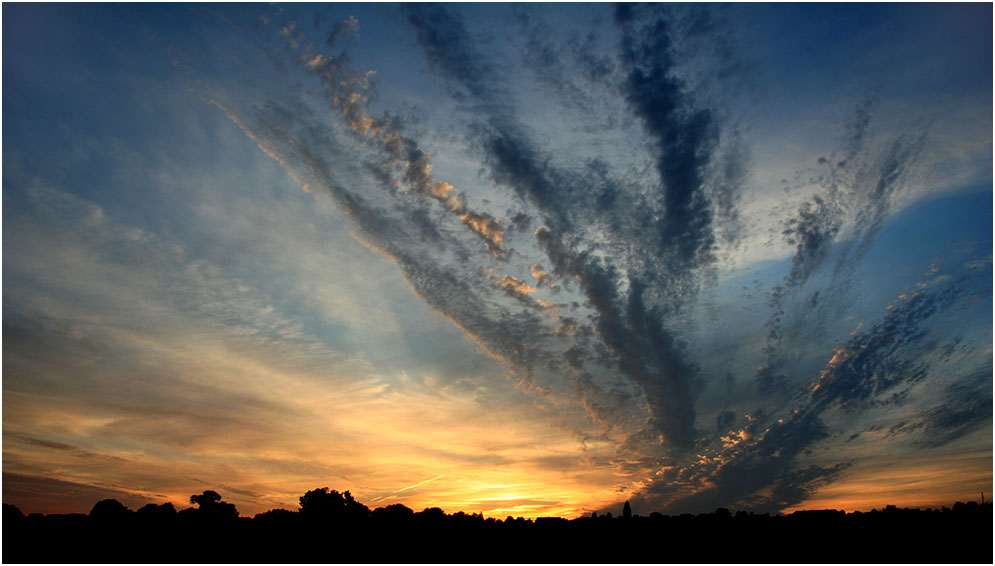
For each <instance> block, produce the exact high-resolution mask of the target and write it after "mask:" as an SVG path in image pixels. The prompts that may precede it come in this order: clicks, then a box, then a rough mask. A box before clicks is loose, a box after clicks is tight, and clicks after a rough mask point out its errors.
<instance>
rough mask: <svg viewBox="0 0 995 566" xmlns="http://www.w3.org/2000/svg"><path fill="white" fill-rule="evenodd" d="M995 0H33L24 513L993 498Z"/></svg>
mask: <svg viewBox="0 0 995 566" xmlns="http://www.w3.org/2000/svg"><path fill="white" fill-rule="evenodd" d="M991 45H992V6H991V5H990V4H986V3H981V4H970V5H955V4H930V5H924V4H914V5H912V4H881V5H873V4H838V5H812V4H797V5H795V4H774V5H757V4H732V5H710V4H694V5H646V6H637V5H621V6H612V5H606V4H576V5H571V4H559V3H557V4H537V5H530V4H524V5H510V4H445V5H429V6H422V5H413V4H401V5H396V4H338V5H331V6H328V5H319V4H305V5H293V4H275V5H270V4H252V5H230V4H217V5H199V6H197V5H188V4H160V5H139V4H124V5H79V4H74V5H65V4H63V5H55V4H47V5H32V4H10V3H5V4H4V5H3V501H4V503H11V504H15V505H17V506H18V507H20V508H21V510H22V511H24V512H25V513H29V512H42V513H58V512H84V513H85V512H87V511H88V510H89V509H90V508H91V507H92V506H93V504H94V503H95V502H96V501H98V500H100V499H104V498H108V497H113V498H116V499H118V500H120V501H121V502H123V503H125V504H126V505H128V506H129V507H131V508H137V507H140V506H141V505H144V504H145V503H149V502H155V503H162V502H165V501H171V502H173V503H174V505H176V506H177V507H178V508H183V507H186V506H187V505H188V499H189V496H190V495H191V494H194V493H200V492H202V491H204V490H207V489H213V490H216V491H218V492H219V493H221V494H222V495H223V496H224V498H225V500H226V501H230V502H232V503H234V504H236V506H237V507H238V510H239V511H240V513H241V514H242V515H243V516H251V515H253V514H255V513H258V512H262V511H266V510H268V509H273V508H279V507H283V508H287V509H296V508H297V503H298V500H297V498H298V497H299V496H300V495H302V494H303V493H304V492H305V491H307V490H309V489H314V488H320V487H325V486H328V487H330V488H331V489H336V490H339V491H345V490H349V491H351V492H352V494H353V495H354V496H355V497H356V499H357V500H359V501H361V502H363V503H365V504H366V505H368V506H369V507H371V508H373V507H378V506H385V505H388V504H391V503H403V504H405V505H407V506H409V507H411V508H413V509H415V510H421V509H423V508H425V507H428V506H438V507H441V508H443V509H444V510H446V511H447V512H450V513H452V512H456V511H460V510H462V511H466V512H482V513H484V515H485V516H492V517H497V518H504V517H505V516H507V515H514V516H526V517H536V516H552V515H558V516H564V517H575V516H579V515H581V514H590V513H591V512H592V511H598V512H603V511H606V510H610V511H612V512H613V513H618V512H619V510H620V509H621V505H622V502H623V501H625V500H629V501H631V503H632V509H633V512H634V513H636V514H644V515H645V514H649V513H650V512H652V511H661V512H664V513H670V514H675V513H683V512H693V513H697V512H708V511H712V510H714V509H715V508H716V507H720V506H724V507H728V508H730V509H733V510H737V509H747V510H754V511H757V512H764V511H768V512H779V511H786V510H787V511H790V510H792V509H799V508H820V509H821V508H827V507H830V508H841V509H848V510H853V509H870V508H873V507H878V508H880V507H883V506H884V505H887V504H896V505H900V506H933V507H937V506H940V505H950V504H952V503H953V502H955V501H957V500H963V501H966V500H972V499H973V500H977V499H980V495H981V493H982V492H984V493H985V497H986V498H988V497H990V495H991V493H992V487H993V486H992V464H993V462H992V434H993V432H992V406H993V405H992V391H993V384H992V359H993V353H992V340H993V339H992V212H991V211H992V186H993V185H992V151H993V150H992V58H991V53H992V51H991V50H990V47H991Z"/></svg>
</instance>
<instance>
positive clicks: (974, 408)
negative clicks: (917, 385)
mask: <svg viewBox="0 0 995 566" xmlns="http://www.w3.org/2000/svg"><path fill="white" fill-rule="evenodd" d="M991 420H992V366H991V363H990V361H989V363H988V364H987V365H986V366H983V367H981V368H978V369H977V370H975V371H973V372H972V373H971V374H969V375H967V376H963V377H961V378H960V379H958V380H957V381H956V382H955V383H953V384H952V385H950V386H949V387H947V389H946V391H945V393H944V395H943V402H942V403H941V404H939V405H936V406H934V407H932V408H930V409H927V410H925V411H924V412H923V413H922V414H920V415H919V419H918V420H917V421H915V422H914V423H910V424H904V423H903V427H902V428H903V429H905V430H914V431H915V432H916V433H917V439H916V441H915V442H916V443H917V444H918V445H919V446H921V447H923V448H932V447H936V446H943V445H944V444H948V443H950V442H953V441H954V440H957V439H958V438H960V437H962V436H964V435H965V434H968V433H970V432H973V431H975V430H977V429H979V428H981V426H982V425H984V424H985V423H990V422H991Z"/></svg>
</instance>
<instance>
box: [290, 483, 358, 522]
mask: <svg viewBox="0 0 995 566" xmlns="http://www.w3.org/2000/svg"><path fill="white" fill-rule="evenodd" d="M300 502H301V511H300V512H301V515H302V516H304V517H313V518H319V519H345V518H349V519H362V518H365V517H367V516H369V514H370V509H369V507H367V506H366V505H363V504H362V503H360V502H358V501H356V500H355V499H353V497H352V494H351V493H349V492H348V491H346V492H344V493H339V492H338V491H335V490H334V489H333V490H331V491H329V490H328V488H327V487H323V488H321V489H312V490H309V491H307V492H305V493H304V495H302V496H301V497H300Z"/></svg>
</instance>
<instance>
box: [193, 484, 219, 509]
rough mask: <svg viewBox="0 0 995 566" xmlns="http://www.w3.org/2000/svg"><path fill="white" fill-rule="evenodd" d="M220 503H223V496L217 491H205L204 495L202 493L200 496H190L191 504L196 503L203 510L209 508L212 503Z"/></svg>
mask: <svg viewBox="0 0 995 566" xmlns="http://www.w3.org/2000/svg"><path fill="white" fill-rule="evenodd" d="M220 501H221V494H220V493H218V492H216V491H212V490H210V489H209V490H207V491H205V492H204V493H201V494H200V495H191V496H190V503H194V504H196V505H197V506H198V507H201V508H203V507H204V506H209V505H211V504H212V503H218V502H220Z"/></svg>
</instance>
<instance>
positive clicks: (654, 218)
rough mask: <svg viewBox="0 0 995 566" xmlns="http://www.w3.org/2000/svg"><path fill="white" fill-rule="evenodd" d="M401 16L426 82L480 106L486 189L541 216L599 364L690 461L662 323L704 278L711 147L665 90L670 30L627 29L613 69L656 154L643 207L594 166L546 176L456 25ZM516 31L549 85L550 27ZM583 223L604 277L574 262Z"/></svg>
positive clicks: (714, 137)
mask: <svg viewBox="0 0 995 566" xmlns="http://www.w3.org/2000/svg"><path fill="white" fill-rule="evenodd" d="M407 10H408V18H409V22H410V23H411V24H412V25H413V27H414V28H415V30H416V36H417V38H418V41H419V43H420V44H421V45H422V47H423V48H424V50H425V53H426V57H427V58H428V60H429V62H430V64H431V65H432V68H433V69H434V70H436V71H437V72H438V73H439V74H441V75H442V76H444V77H446V78H447V79H449V80H452V81H455V82H457V83H459V84H461V85H462V86H463V87H464V88H465V90H466V92H468V93H469V94H470V95H472V96H477V97H479V99H480V100H479V101H478V102H480V103H481V104H477V105H473V104H470V105H469V108H471V109H472V113H473V114H474V115H476V116H477V117H479V121H478V122H476V123H475V126H474V130H473V136H474V139H475V140H476V143H477V145H478V147H479V149H480V152H481V154H482V156H483V159H484V163H485V164H486V165H487V166H488V170H489V172H490V175H491V179H492V180H493V181H494V182H495V183H497V184H499V185H504V186H507V187H509V188H510V189H512V190H513V191H514V192H515V194H517V195H518V196H519V197H520V198H522V200H523V201H525V202H527V203H529V204H531V205H533V206H535V207H536V208H537V209H538V210H539V211H540V212H541V214H542V217H543V222H544V223H545V227H544V228H541V229H540V231H539V232H537V238H538V240H539V244H540V246H541V248H542V249H543V251H544V252H545V253H546V255H547V258H548V259H549V260H550V262H551V263H552V265H553V268H552V273H553V274H554V275H555V276H556V277H557V278H559V280H561V281H563V282H564V283H565V284H566V283H568V282H572V281H577V282H578V284H579V286H580V289H581V291H582V292H583V293H584V295H585V296H586V297H587V300H588V303H589V304H590V305H591V307H592V308H593V310H594V311H595V313H596V316H597V319H596V321H595V324H594V326H595V328H596V330H597V333H598V337H599V338H600V339H601V342H602V343H603V344H604V345H605V346H607V347H608V352H609V353H608V354H607V355H606V356H605V357H602V358H601V359H600V361H601V363H603V364H605V366H606V367H610V368H616V369H617V371H621V372H622V374H623V375H625V376H626V377H628V378H629V379H630V380H631V381H632V382H633V383H635V384H637V385H639V387H640V388H641V389H642V390H643V391H644V392H645V393H646V396H647V400H648V402H649V405H650V407H651V411H652V415H653V422H654V423H655V426H656V427H657V428H658V429H659V430H660V431H661V432H662V433H663V435H664V437H666V439H667V442H668V443H671V444H672V445H673V446H674V447H676V448H679V449H682V450H686V449H688V448H690V446H691V445H692V443H693V439H694V436H695V433H694V421H695V411H694V396H693V392H692V385H691V384H692V382H693V381H694V379H695V374H696V371H697V370H696V368H695V366H694V365H693V364H691V363H689V362H688V361H687V360H686V354H685V353H684V351H683V349H682V348H681V346H680V344H679V343H678V341H676V340H675V338H674V337H673V335H672V334H671V332H670V331H669V330H667V329H666V328H665V326H664V319H665V317H666V316H667V315H668V314H670V312H671V311H673V310H676V309H678V308H679V305H680V304H682V303H683V302H686V301H687V300H688V299H690V298H691V297H693V295H694V293H695V292H696V290H697V287H698V282H697V281H698V278H699V277H700V270H702V269H703V268H706V267H708V266H709V265H711V263H712V262H713V260H714V257H713V254H712V251H713V247H714V243H715V237H714V234H713V222H712V212H711V201H710V199H709V198H708V196H707V191H708V190H709V187H710V185H709V183H710V182H711V181H710V180H709V179H706V174H707V173H708V172H707V171H706V169H708V167H709V166H710V165H711V152H712V150H713V149H714V148H715V147H716V144H717V143H718V124H717V122H716V121H715V120H714V119H713V118H712V117H711V114H710V113H709V112H708V111H707V110H703V109H698V108H694V107H693V105H692V104H691V100H692V98H691V97H690V95H689V93H688V92H687V90H686V89H685V88H684V85H683V83H682V82H681V81H680V80H679V79H678V78H676V77H674V76H672V74H671V62H670V60H669V59H668V57H669V55H668V53H667V48H668V44H667V43H666V42H665V41H664V43H662V44H661V43H660V41H661V40H660V39H659V35H660V34H659V33H657V32H660V31H661V28H664V27H665V26H666V23H665V21H664V18H663V17H662V16H661V17H660V18H658V19H657V20H654V21H655V22H656V23H655V24H654V25H652V26H637V27H635V28H634V27H632V26H628V27H626V28H624V33H625V35H624V39H623V43H622V47H621V49H622V56H621V59H622V62H623V63H624V64H625V65H626V67H627V68H629V69H630V72H629V74H628V75H627V77H626V78H625V81H624V83H623V85H621V88H622V91H623V93H624V95H625V99H626V100H627V101H628V103H629V106H630V107H631V108H632V110H633V113H634V114H635V115H636V116H637V117H638V118H640V119H641V120H642V121H643V122H644V126H645V129H646V131H647V132H648V133H649V134H650V135H651V138H652V139H653V140H654V143H655V145H656V147H655V149H654V151H653V153H654V154H655V155H656V156H657V157H656V158H655V163H656V166H657V169H658V173H659V175H660V185H659V187H660V188H659V193H655V194H654V193H651V194H649V195H647V194H645V193H643V192H641V191H633V190H631V188H629V187H627V186H626V184H625V183H624V182H621V181H619V180H617V179H616V178H615V173H614V172H613V171H612V170H611V169H610V168H609V166H608V164H607V162H605V161H604V160H597V159H596V160H593V161H591V162H589V164H588V171H587V172H586V173H587V174H586V175H583V176H581V175H578V174H577V173H575V172H573V171H571V170H570V169H567V168H564V167H562V166H560V165H557V164H555V163H554V160H553V158H552V156H550V155H547V154H544V153H543V152H542V151H541V150H540V149H539V148H538V147H537V145H536V144H535V143H534V142H533V141H532V140H531V136H530V134H529V133H528V131H527V129H526V128H525V127H524V126H522V125H521V124H520V123H519V122H518V121H517V119H516V118H515V117H514V115H513V113H512V111H511V110H510V109H509V106H510V105H506V104H503V103H502V101H501V95H500V91H499V90H496V89H490V88H487V87H486V86H485V85H495V84H500V79H499V78H497V77H496V76H495V75H493V74H492V73H483V72H479V70H480V69H493V68H494V67H493V65H490V64H489V63H488V62H487V60H486V58H484V56H483V55H481V54H480V53H479V52H478V51H477V50H476V48H475V46H474V43H473V41H472V40H471V38H470V36H469V33H468V32H467V31H466V30H465V28H463V27H462V20H461V18H460V17H459V16H458V15H457V14H454V13H447V9H446V8H442V7H432V8H428V9H423V8H420V7H414V6H411V7H408V8H407ZM518 20H519V23H520V26H521V29H522V31H523V33H524V35H525V42H526V48H525V54H524V57H525V58H526V62H527V63H528V65H529V66H531V67H532V68H533V69H534V70H535V71H536V72H537V73H539V74H544V75H545V76H550V73H553V74H555V71H554V69H553V68H554V67H556V66H558V65H559V62H560V61H561V53H560V52H559V51H558V50H557V49H556V48H554V46H553V45H552V44H551V42H550V41H549V40H548V38H547V37H545V36H547V35H548V33H546V31H547V30H548V27H547V26H546V24H544V23H543V22H541V21H539V20H538V19H536V18H534V17H532V16H531V15H529V14H527V13H525V12H519V14H518ZM441 28H445V29H441ZM661 50H662V52H661ZM554 78H555V77H554ZM559 94H560V95H561V96H566V97H568V98H569V97H570V96H572V95H570V94H569V93H564V92H560V93H559ZM570 104H572V102H570V101H568V106H569V105H570ZM733 157H734V156H733V155H732V153H730V159H729V160H728V161H727V162H726V164H725V166H724V168H720V169H721V175H718V176H719V177H721V182H720V183H715V185H719V184H721V185H722V186H721V188H720V189H718V190H717V191H716V192H718V193H724V194H725V195H726V198H725V199H724V200H723V203H724V207H725V208H724V210H725V214H726V215H727V216H728V217H734V216H735V212H734V209H735V199H734V198H732V197H731V196H730V195H732V194H733V193H734V192H735V189H736V188H737V187H735V184H736V181H737V180H740V179H741V178H742V175H743V174H744V171H745V168H744V167H743V163H744V162H743V160H742V159H741V156H736V157H735V158H733ZM713 173H714V171H713ZM595 211H597V214H596V215H594V214H592V213H594V212H595ZM592 223H596V225H597V226H598V227H599V228H601V230H600V232H599V233H600V235H601V237H602V238H604V237H607V238H608V241H609V244H608V245H609V246H611V248H612V249H613V250H616V251H615V253H614V254H613V261H612V262H611V263H610V264H605V263H602V262H601V261H600V260H598V259H597V256H596V255H594V254H593V253H592V251H593V250H585V249H583V248H585V247H590V246H591V243H592V240H590V239H588V238H586V237H585V236H586V232H585V230H586V229H588V227H589V226H591V224H592ZM648 234H649V235H650V237H649V238H647V235H648ZM574 248H578V249H574ZM619 251H621V253H618V252H619ZM651 258H652V259H651ZM663 266H666V267H663Z"/></svg>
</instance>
